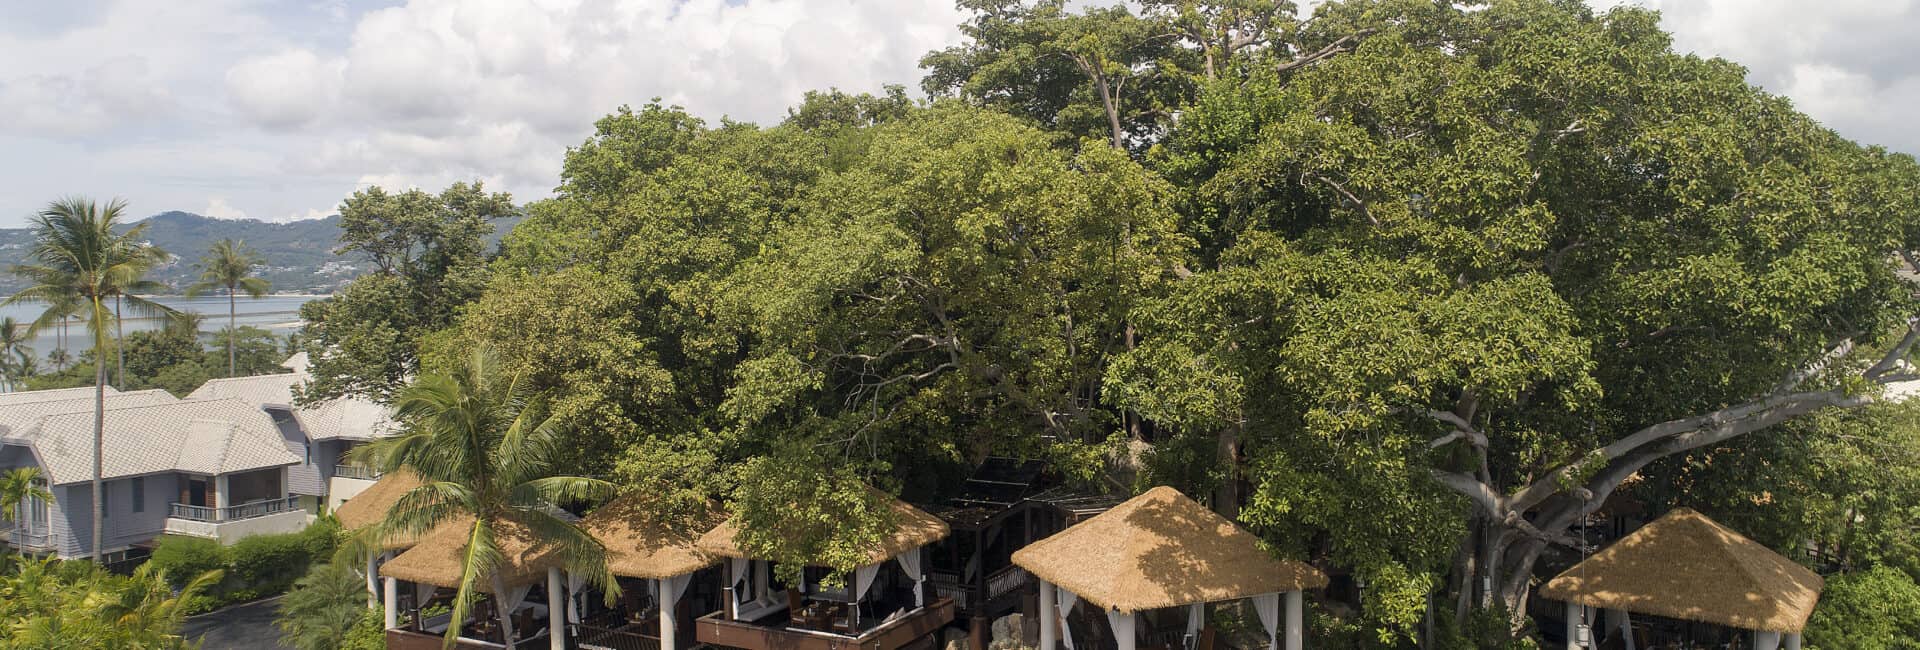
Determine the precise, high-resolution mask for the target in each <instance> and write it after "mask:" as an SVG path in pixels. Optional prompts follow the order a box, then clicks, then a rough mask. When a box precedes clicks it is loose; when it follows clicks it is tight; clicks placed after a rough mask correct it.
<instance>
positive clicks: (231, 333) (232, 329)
mask: <svg viewBox="0 0 1920 650" xmlns="http://www.w3.org/2000/svg"><path fill="white" fill-rule="evenodd" d="M233 301H234V296H233V287H227V376H228V377H232V376H234V374H235V372H236V371H235V370H234V368H235V365H236V364H235V363H234V358H235V357H234V354H233V339H234V337H236V336H238V335H239V330H238V329H237V326H236V325H234V323H236V322H238V321H236V320H235V319H234V307H233V304H234V303H233Z"/></svg>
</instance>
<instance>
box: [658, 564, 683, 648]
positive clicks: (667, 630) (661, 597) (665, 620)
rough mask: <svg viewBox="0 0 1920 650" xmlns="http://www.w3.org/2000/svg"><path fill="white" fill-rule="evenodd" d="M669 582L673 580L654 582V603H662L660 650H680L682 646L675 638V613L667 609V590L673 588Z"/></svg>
mask: <svg viewBox="0 0 1920 650" xmlns="http://www.w3.org/2000/svg"><path fill="white" fill-rule="evenodd" d="M669 582H672V580H671V579H668V580H655V581H653V590H654V593H653V602H656V603H660V650H679V647H680V645H679V644H678V642H677V641H676V640H675V639H674V638H673V612H672V611H669V610H668V609H667V602H668V599H667V593H668V592H667V590H669V589H672V588H673V587H672V586H671V585H668V584H667V583H669ZM674 609H679V608H678V607H675V608H674Z"/></svg>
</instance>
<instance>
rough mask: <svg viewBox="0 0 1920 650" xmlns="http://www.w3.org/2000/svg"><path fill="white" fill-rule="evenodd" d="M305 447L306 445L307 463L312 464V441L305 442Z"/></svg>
mask: <svg viewBox="0 0 1920 650" xmlns="http://www.w3.org/2000/svg"><path fill="white" fill-rule="evenodd" d="M306 447H307V464H308V465H312V464H313V443H311V442H309V443H307V444H306Z"/></svg>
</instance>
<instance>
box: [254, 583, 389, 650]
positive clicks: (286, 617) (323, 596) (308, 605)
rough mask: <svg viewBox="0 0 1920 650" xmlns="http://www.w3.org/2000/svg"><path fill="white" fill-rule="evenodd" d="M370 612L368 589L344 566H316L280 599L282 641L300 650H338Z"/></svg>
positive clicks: (277, 621)
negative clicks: (355, 625) (356, 625)
mask: <svg viewBox="0 0 1920 650" xmlns="http://www.w3.org/2000/svg"><path fill="white" fill-rule="evenodd" d="M366 613H367V587H366V583H365V582H364V581H362V580H361V579H360V574H359V573H357V572H355V571H354V570H353V568H352V567H349V566H347V565H345V564H338V563H333V562H328V563H325V564H316V565H314V567H313V569H312V570H309V571H307V575H305V576H302V577H301V578H300V580H299V581H297V582H295V583H293V590H292V591H289V592H287V595H286V597H284V598H281V599H280V617H279V618H278V619H277V620H275V621H274V622H273V625H274V627H278V628H280V641H281V642H282V643H284V644H286V645H289V646H293V647H295V648H299V649H300V650H339V648H340V644H341V642H342V641H345V640H346V636H347V630H349V629H351V628H352V627H353V624H354V623H355V622H357V621H359V620H360V617H361V616H363V615H365V614H366Z"/></svg>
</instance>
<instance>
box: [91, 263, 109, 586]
mask: <svg viewBox="0 0 1920 650" xmlns="http://www.w3.org/2000/svg"><path fill="white" fill-rule="evenodd" d="M105 312H106V309H105V306H104V305H102V304H100V299H99V298H98V297H96V298H94V299H93V316H94V318H95V319H98V318H99V317H100V315H101V314H103V313H105ZM94 325H95V327H94V328H93V329H94V334H93V494H92V495H91V496H92V497H93V561H94V563H95V564H99V563H100V562H101V560H102V559H104V558H103V556H102V555H101V553H100V551H101V548H102V547H101V545H100V540H101V539H102V538H103V533H105V532H106V531H105V530H104V529H103V528H102V525H103V524H104V523H105V519H106V517H105V514H106V513H105V512H104V511H102V510H101V505H102V504H101V501H102V499H101V497H102V496H104V493H102V492H101V490H102V489H103V485H102V483H101V481H100V475H101V467H102V462H101V456H103V455H104V454H105V453H106V447H107V364H106V362H105V360H103V359H102V358H101V355H102V353H104V352H106V349H105V348H106V345H104V344H105V343H106V338H107V332H106V329H105V328H103V327H99V325H100V324H99V323H98V322H95V323H94Z"/></svg>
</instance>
